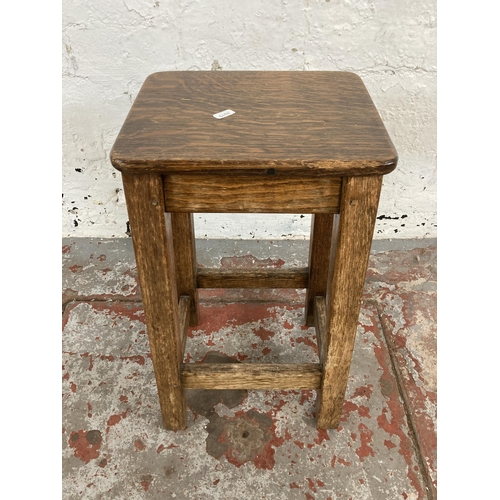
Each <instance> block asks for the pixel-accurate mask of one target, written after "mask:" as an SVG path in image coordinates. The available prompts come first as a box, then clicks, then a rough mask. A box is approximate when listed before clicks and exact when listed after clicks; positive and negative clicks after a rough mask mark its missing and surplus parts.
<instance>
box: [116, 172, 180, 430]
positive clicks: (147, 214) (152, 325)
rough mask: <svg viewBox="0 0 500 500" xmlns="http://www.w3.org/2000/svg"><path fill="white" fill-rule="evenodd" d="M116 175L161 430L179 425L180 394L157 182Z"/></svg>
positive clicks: (175, 321)
mask: <svg viewBox="0 0 500 500" xmlns="http://www.w3.org/2000/svg"><path fill="white" fill-rule="evenodd" d="M122 179H123V188H124V192H125V199H126V201H127V209H128V216H129V220H130V228H131V231H132V240H133V243H134V252H135V259H136V263H137V272H138V274H139V283H140V286H141V292H142V301H143V304H144V313H145V316H146V324H147V332H148V337H149V344H150V346H151V358H152V361H153V367H154V371H155V376H156V384H157V387H158V395H159V399H160V406H161V412H162V416H163V423H164V425H165V427H166V428H167V429H171V430H178V429H184V428H185V427H186V398H185V394H184V390H183V389H182V386H181V379H180V361H179V360H180V359H181V358H182V344H183V342H182V338H181V332H180V325H179V311H178V301H177V289H176V288H177V287H176V281H175V263H174V251H173V246H172V229H171V224H170V214H167V216H165V210H164V205H163V186H162V180H161V177H160V176H159V175H154V174H152V175H149V174H146V175H127V174H123V175H122Z"/></svg>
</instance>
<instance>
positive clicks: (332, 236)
mask: <svg viewBox="0 0 500 500" xmlns="http://www.w3.org/2000/svg"><path fill="white" fill-rule="evenodd" d="M228 109H229V110H232V111H234V114H230V115H228V116H226V117H223V118H220V119H217V118H216V117H214V116H213V115H214V114H217V113H219V112H222V111H225V110H228ZM111 162H112V164H113V166H114V167H115V168H117V169H118V170H120V171H121V173H122V177H123V186H124V190H125V197H126V201H127V209H128V214H129V219H130V228H131V231H132V238H133V242H134V250H135V256H136V261H137V270H138V273H139V280H140V285H141V290H142V297H143V302H144V311H145V315H146V321H147V330H148V335H149V341H150V344H151V355H152V359H153V366H154V370H155V374H156V382H157V385H158V394H159V398H160V405H161V411H162V416H163V423H164V425H165V427H166V428H167V429H173V430H176V429H184V428H185V427H186V398H185V389H235V388H238V389H316V390H317V394H318V397H317V402H318V403H317V411H316V415H317V426H318V428H335V427H337V426H338V423H339V420H340V414H341V410H342V403H343V400H344V394H345V390H346V387H347V379H348V375H349V368H350V364H351V356H352V350H353V345H354V338H355V335H356V327H357V322H358V316H359V311H360V306H361V296H362V292H363V286H364V281H365V275H366V269H367V265H368V257H369V252H370V246H371V241H372V236H373V229H374V225H375V219H376V215H377V207H378V201H379V195H380V189H381V186H382V176H383V174H387V173H389V172H391V171H392V170H393V169H394V168H395V167H396V163H397V154H396V151H395V149H394V146H393V144H392V142H391V140H390V138H389V136H388V134H387V131H386V129H385V127H384V125H383V123H382V121H381V119H380V116H379V115H378V113H377V110H376V108H375V106H374V104H373V102H372V100H371V98H370V96H369V94H368V92H367V90H366V88H365V86H364V84H363V82H362V81H361V79H360V78H359V77H358V76H356V75H355V74H353V73H344V72H271V71H269V72H268V71H241V72H240V71H235V72H230V71H228V72H226V71H224V72H202V71H200V72H198V71H196V72H194V71H190V72H162V73H154V74H152V75H150V76H149V77H148V78H147V79H146V81H145V82H144V85H143V86H142V88H141V90H140V92H139V94H138V95H137V98H136V100H135V102H134V104H133V106H132V108H131V110H130V112H129V114H128V116H127V118H126V120H125V123H124V124H123V127H122V129H121V131H120V133H119V135H118V138H117V139H116V142H115V144H114V146H113V150H112V152H111ZM194 212H216V213H217V212H218V213H220V212H236V213H242V212H245V213H246V212H259V213H310V214H314V215H313V219H312V220H313V222H312V227H311V241H310V256H309V266H308V267H307V268H304V269H299V270H281V269H277V270H265V271H262V270H256V271H251V270H250V271H249V270H245V271H242V270H234V271H219V270H216V269H200V268H197V267H196V256H195V244H194V229H193V213H194ZM259 287H260V288H307V299H306V318H307V324H308V325H309V326H315V328H316V335H317V339H318V349H319V360H320V362H319V363H317V364H314V363H309V364H273V363H269V364H255V363H241V364H233V365H231V364H184V363H183V359H184V350H185V345H186V334H187V329H188V326H195V325H196V324H197V322H198V310H197V308H198V292H197V290H198V288H259Z"/></svg>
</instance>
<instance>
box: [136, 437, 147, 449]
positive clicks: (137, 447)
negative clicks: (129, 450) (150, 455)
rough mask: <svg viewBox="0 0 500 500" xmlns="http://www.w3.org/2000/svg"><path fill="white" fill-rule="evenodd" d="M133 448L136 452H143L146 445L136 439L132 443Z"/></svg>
mask: <svg viewBox="0 0 500 500" xmlns="http://www.w3.org/2000/svg"><path fill="white" fill-rule="evenodd" d="M134 448H135V450H136V451H144V450H145V449H146V445H145V444H144V443H143V442H142V441H141V440H140V439H136V440H135V441H134Z"/></svg>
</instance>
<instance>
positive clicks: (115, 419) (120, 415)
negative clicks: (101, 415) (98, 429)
mask: <svg viewBox="0 0 500 500" xmlns="http://www.w3.org/2000/svg"><path fill="white" fill-rule="evenodd" d="M126 416H127V410H125V411H124V412H123V413H117V414H116V415H111V417H109V418H108V422H107V425H108V426H107V428H106V433H108V432H109V428H110V427H113V425H116V424H117V423H118V422H120V420H122V419H123V418H125V417H126Z"/></svg>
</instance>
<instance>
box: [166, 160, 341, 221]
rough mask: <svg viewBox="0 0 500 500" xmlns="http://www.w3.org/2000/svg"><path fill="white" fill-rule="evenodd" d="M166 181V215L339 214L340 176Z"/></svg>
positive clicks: (177, 176)
mask: <svg viewBox="0 0 500 500" xmlns="http://www.w3.org/2000/svg"><path fill="white" fill-rule="evenodd" d="M270 171H271V172H274V169H270ZM163 182H164V184H163V185H164V190H165V209H166V210H167V212H215V213H249V212H250V213H282V214H284V213H289V214H296V213H309V214H314V213H337V212H338V211H339V204H340V185H341V179H340V177H320V176H306V175H304V176H302V177H298V176H297V175H294V176H287V175H285V174H283V173H280V174H278V175H276V174H275V173H272V174H268V173H267V172H264V173H263V174H254V175H224V174H220V173H219V174H211V173H210V172H205V173H201V174H197V173H195V174H192V173H191V174H178V173H176V174H168V175H165V176H164V181H163Z"/></svg>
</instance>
